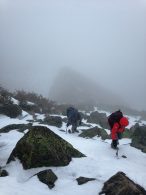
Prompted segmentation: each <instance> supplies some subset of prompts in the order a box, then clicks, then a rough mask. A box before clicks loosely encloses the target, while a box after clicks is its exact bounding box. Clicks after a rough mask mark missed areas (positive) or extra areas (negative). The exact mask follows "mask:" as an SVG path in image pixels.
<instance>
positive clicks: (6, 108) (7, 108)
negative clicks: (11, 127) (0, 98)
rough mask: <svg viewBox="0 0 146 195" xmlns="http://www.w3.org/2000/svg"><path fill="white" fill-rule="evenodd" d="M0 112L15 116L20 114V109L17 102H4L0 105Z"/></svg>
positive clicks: (11, 116)
mask: <svg viewBox="0 0 146 195" xmlns="http://www.w3.org/2000/svg"><path fill="white" fill-rule="evenodd" d="M0 114H4V115H6V116H9V117H10V118H16V117H17V116H19V115H21V114H22V109H21V108H20V106H18V105H17V104H5V105H2V106H0Z"/></svg>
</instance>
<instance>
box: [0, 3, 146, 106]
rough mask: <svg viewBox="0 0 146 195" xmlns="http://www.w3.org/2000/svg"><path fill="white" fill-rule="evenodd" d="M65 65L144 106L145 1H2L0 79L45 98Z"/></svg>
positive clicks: (0, 18) (11, 85) (145, 93)
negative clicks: (40, 94)
mask: <svg viewBox="0 0 146 195" xmlns="http://www.w3.org/2000/svg"><path fill="white" fill-rule="evenodd" d="M63 66H71V67H72V68H74V69H75V70H78V71H80V72H82V73H83V74H85V75H88V77H91V78H92V79H93V80H96V81H97V82H98V83H101V84H102V85H103V86H104V87H106V88H108V89H109V90H111V91H114V92H116V93H117V94H120V95H121V97H123V98H124V99H126V100H127V101H129V103H130V104H131V105H132V106H134V107H135V108H139V109H146V90H145V86H146V77H145V73H146V0H13V1H12V0H0V83H2V84H3V85H4V86H6V87H8V88H9V89H12V90H13V89H27V90H29V91H32V90H33V91H35V92H38V93H42V94H43V95H45V96H47V95H48V93H49V88H50V86H51V85H52V83H53V80H54V78H55V76H56V75H57V73H58V72H59V69H60V68H61V67H63Z"/></svg>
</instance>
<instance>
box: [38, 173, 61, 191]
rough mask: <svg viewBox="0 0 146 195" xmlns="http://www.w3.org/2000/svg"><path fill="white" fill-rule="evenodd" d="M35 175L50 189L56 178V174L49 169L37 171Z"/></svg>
mask: <svg viewBox="0 0 146 195" xmlns="http://www.w3.org/2000/svg"><path fill="white" fill-rule="evenodd" d="M37 176H38V178H39V180H40V181H41V182H42V183H44V184H46V185H47V186H48V187H49V188H50V189H52V188H53V187H54V186H55V184H54V183H55V181H56V180H57V179H58V178H57V176H56V175H55V174H54V172H53V171H52V170H51V169H48V170H45V171H41V172H39V173H37Z"/></svg>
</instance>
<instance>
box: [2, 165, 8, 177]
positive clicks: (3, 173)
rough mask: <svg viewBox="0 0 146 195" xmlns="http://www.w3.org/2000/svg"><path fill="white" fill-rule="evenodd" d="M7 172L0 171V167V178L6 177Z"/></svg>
mask: <svg viewBox="0 0 146 195" xmlns="http://www.w3.org/2000/svg"><path fill="white" fill-rule="evenodd" d="M8 175H9V174H8V172H7V171H6V170H5V169H1V167H0V177H6V176H8Z"/></svg>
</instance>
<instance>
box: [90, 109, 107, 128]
mask: <svg viewBox="0 0 146 195" xmlns="http://www.w3.org/2000/svg"><path fill="white" fill-rule="evenodd" d="M87 122H88V123H96V124H99V125H100V126H101V127H103V128H105V129H109V125H108V120H107V116H106V114H105V113H99V112H97V111H95V112H92V113H91V114H90V116H89V118H88V120H87Z"/></svg>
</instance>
